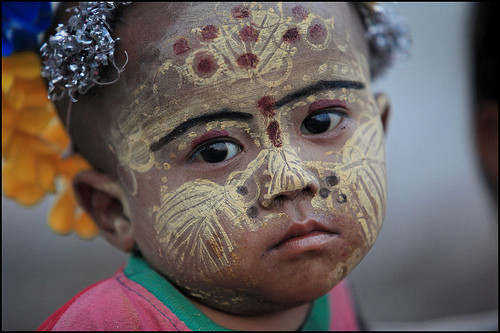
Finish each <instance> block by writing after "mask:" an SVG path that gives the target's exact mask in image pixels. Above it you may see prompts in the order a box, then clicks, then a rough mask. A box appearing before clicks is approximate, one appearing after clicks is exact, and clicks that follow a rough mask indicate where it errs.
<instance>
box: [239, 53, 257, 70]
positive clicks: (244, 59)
mask: <svg viewBox="0 0 500 333" xmlns="http://www.w3.org/2000/svg"><path fill="white" fill-rule="evenodd" d="M236 63H237V64H238V66H240V67H243V68H255V67H257V64H258V63H259V58H258V57H257V56H256V55H255V54H253V53H245V54H242V55H241V56H239V57H238V59H237V60H236Z"/></svg>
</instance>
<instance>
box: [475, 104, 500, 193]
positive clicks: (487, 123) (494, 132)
mask: <svg viewBox="0 0 500 333" xmlns="http://www.w3.org/2000/svg"><path fill="white" fill-rule="evenodd" d="M477 108H478V110H477V111H476V113H475V114H474V117H475V119H474V120H475V128H474V129H475V137H476V149H477V152H478V154H479V162H480V165H481V168H482V169H483V171H484V173H485V176H486V179H487V181H488V184H489V186H490V187H491V188H492V191H493V192H494V193H496V194H495V195H496V196H497V198H498V102H497V101H494V100H485V101H482V102H481V103H479V105H478V106H477Z"/></svg>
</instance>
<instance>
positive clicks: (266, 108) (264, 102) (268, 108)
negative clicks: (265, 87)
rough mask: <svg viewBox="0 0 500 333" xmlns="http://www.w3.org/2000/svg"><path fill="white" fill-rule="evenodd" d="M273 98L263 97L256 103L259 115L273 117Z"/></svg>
mask: <svg viewBox="0 0 500 333" xmlns="http://www.w3.org/2000/svg"><path fill="white" fill-rule="evenodd" d="M274 103H275V101H274V97H273V96H264V97H262V98H261V99H259V100H258V101H257V108H258V109H259V111H260V113H261V114H262V115H263V116H265V117H274V116H275V115H276V113H275V112H274V110H273V109H274Z"/></svg>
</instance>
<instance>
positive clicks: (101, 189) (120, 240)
mask: <svg viewBox="0 0 500 333" xmlns="http://www.w3.org/2000/svg"><path fill="white" fill-rule="evenodd" d="M73 188H74V190H75V194H76V197H77V200H78V201H79V203H80V205H81V206H82V207H83V209H85V210H86V211H87V212H88V213H89V214H90V215H91V216H92V218H93V219H94V221H95V222H96V224H97V226H98V227H99V230H100V232H101V234H102V235H103V236H104V237H105V238H106V239H107V240H108V241H109V242H110V243H111V244H112V245H114V246H115V247H117V248H119V249H121V250H123V251H125V252H130V251H131V250H132V249H133V247H134V245H135V242H134V237H133V226H132V223H131V221H130V219H129V214H128V212H127V211H126V209H125V208H124V207H126V204H125V197H124V195H123V191H122V189H121V188H120V186H119V185H118V184H117V183H116V182H115V181H114V180H112V179H111V178H110V177H109V176H107V175H105V174H103V173H100V172H98V171H96V170H86V171H82V172H80V173H79V174H78V175H76V177H75V178H74V180H73Z"/></svg>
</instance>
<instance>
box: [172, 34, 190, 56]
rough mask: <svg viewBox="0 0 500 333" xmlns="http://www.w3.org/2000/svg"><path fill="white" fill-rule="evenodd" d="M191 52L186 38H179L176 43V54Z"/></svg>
mask: <svg viewBox="0 0 500 333" xmlns="http://www.w3.org/2000/svg"><path fill="white" fill-rule="evenodd" d="M189 50H191V48H190V47H189V44H188V41H187V40H186V39H184V38H179V39H178V40H176V41H175V43H174V52H175V54H177V55H179V54H183V53H186V52H188V51H189Z"/></svg>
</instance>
